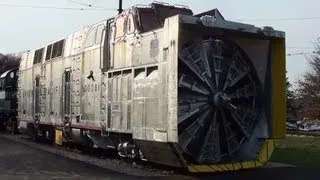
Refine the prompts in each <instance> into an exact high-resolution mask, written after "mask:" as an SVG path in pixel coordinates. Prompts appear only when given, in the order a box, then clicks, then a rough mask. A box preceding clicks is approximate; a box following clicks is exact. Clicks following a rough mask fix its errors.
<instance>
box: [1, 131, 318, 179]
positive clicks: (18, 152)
mask: <svg viewBox="0 0 320 180" xmlns="http://www.w3.org/2000/svg"><path fill="white" fill-rule="evenodd" d="M2 179H4V180H11V179H13V180H16V179H17V180H18V179H19V180H20V179H46V180H49V179H68V180H69V179H86V180H90V179H120V180H126V179H139V180H142V179H218V180H233V179H234V180H238V179H259V180H260V179H261V180H264V179H265V180H270V179H272V180H278V179H279V180H284V179H289V180H296V179H297V180H301V179H302V180H309V179H310V180H316V179H320V167H319V169H305V168H288V167H284V168H264V169H256V170H250V171H243V172H236V173H228V174H217V175H208V176H204V175H203V176H201V177H179V178H178V177H153V178H152V177H132V176H128V175H125V174H121V173H117V172H113V171H108V170H106V169H103V168H99V167H96V166H92V165H89V164H86V163H82V162H78V161H74V160H70V159H67V158H63V157H60V156H58V155H54V154H51V153H48V152H44V151H41V150H37V149H34V148H31V147H29V146H26V145H24V144H21V143H18V142H15V141H11V140H8V139H7V138H3V137H1V135H0V180H2Z"/></svg>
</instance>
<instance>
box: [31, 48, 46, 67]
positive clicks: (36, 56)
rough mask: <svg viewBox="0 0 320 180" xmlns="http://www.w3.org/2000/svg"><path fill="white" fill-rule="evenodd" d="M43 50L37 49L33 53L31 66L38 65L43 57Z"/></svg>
mask: <svg viewBox="0 0 320 180" xmlns="http://www.w3.org/2000/svg"><path fill="white" fill-rule="evenodd" d="M43 51H44V48H41V49H38V50H36V51H35V53H34V58H33V64H37V63H40V62H41V60H42V57H43Z"/></svg>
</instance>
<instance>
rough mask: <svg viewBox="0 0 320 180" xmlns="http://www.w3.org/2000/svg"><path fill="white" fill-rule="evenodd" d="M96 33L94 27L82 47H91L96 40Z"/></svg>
mask: <svg viewBox="0 0 320 180" xmlns="http://www.w3.org/2000/svg"><path fill="white" fill-rule="evenodd" d="M96 33H97V27H95V28H94V29H92V30H91V31H90V32H89V34H88V36H87V39H86V41H85V42H84V47H85V48H87V47H91V46H93V45H94V43H95V38H96Z"/></svg>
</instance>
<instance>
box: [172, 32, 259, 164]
mask: <svg viewBox="0 0 320 180" xmlns="http://www.w3.org/2000/svg"><path fill="white" fill-rule="evenodd" d="M178 78H179V79H178V135H179V144H180V146H181V148H182V150H183V151H184V153H183V154H184V155H185V156H186V157H188V159H190V160H191V161H194V162H196V163H216V162H219V161H223V160H227V159H228V158H229V159H231V158H230V157H231V156H232V155H233V154H235V153H236V152H237V150H238V149H239V148H240V147H241V144H243V143H244V142H245V141H246V140H248V138H249V137H250V136H251V133H252V131H253V129H254V126H255V124H256V122H257V120H258V116H259V114H260V111H261V108H260V107H259V101H260V100H259V98H258V97H259V91H260V83H259V78H258V76H257V73H256V72H255V68H254V66H253V65H252V64H251V61H250V59H249V58H248V56H247V55H246V54H245V53H244V51H243V50H242V49H241V48H240V47H239V46H237V44H235V43H234V42H232V41H229V40H226V39H222V38H212V39H208V40H204V41H203V40H201V41H200V40H199V41H191V42H187V43H185V44H184V45H183V47H182V50H181V51H180V52H179V64H178Z"/></svg>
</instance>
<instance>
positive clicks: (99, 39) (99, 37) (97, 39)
mask: <svg viewBox="0 0 320 180" xmlns="http://www.w3.org/2000/svg"><path fill="white" fill-rule="evenodd" d="M103 30H104V25H100V26H98V30H97V38H96V44H100V43H101V40H102V37H103Z"/></svg>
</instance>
